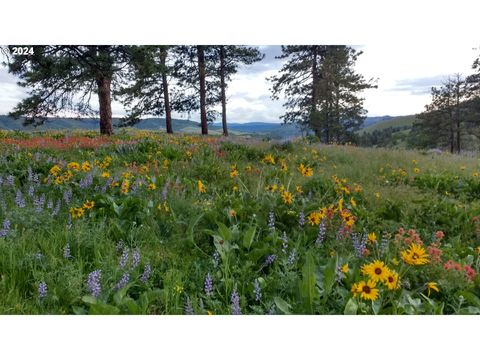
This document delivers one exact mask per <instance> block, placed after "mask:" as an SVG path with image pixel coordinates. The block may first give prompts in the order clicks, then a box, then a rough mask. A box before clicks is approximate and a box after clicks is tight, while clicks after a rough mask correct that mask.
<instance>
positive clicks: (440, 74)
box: [0, 42, 479, 122]
mask: <svg viewBox="0 0 480 360" xmlns="http://www.w3.org/2000/svg"><path fill="white" fill-rule="evenodd" d="M475 45H477V44H462V43H455V44H448V45H442V46H437V45H428V44H426V43H423V42H422V43H420V42H419V43H417V44H415V43H409V44H408V45H407V44H405V43H402V44H397V43H388V42H385V43H377V44H375V43H373V44H368V45H362V46H355V48H356V49H358V50H362V51H363V54H362V55H361V56H360V57H359V58H358V61H357V65H356V69H357V71H358V72H359V73H361V74H363V75H364V77H365V78H367V79H369V78H378V79H379V80H378V83H377V84H378V88H377V89H370V90H367V91H365V92H364V94H363V96H364V97H365V103H364V105H365V108H366V109H367V110H368V115H369V116H382V115H408V114H414V113H418V112H421V111H423V109H424V106H425V105H426V104H427V103H428V102H429V101H430V95H429V89H430V87H431V86H435V85H439V82H441V79H444V78H446V77H447V76H448V75H452V74H454V73H461V74H463V75H468V74H470V73H471V71H472V70H471V65H472V63H473V60H474V59H475V58H476V57H477V56H478V53H479V51H478V50H473V47H474V46H475ZM261 51H264V52H265V53H266V56H265V59H264V60H263V61H262V62H259V63H255V64H253V65H250V66H242V67H240V69H239V72H238V74H236V75H235V76H234V77H233V79H232V82H231V83H230V84H229V87H228V90H227V96H228V104H227V111H228V119H229V121H231V122H249V121H270V122H280V119H279V118H280V116H281V115H282V114H283V112H284V110H283V108H282V101H281V100H280V101H273V100H271V98H270V95H271V93H270V87H271V85H270V83H269V82H268V81H267V80H266V78H267V77H270V76H272V75H275V74H277V72H278V70H279V69H280V68H281V66H282V64H283V62H284V60H281V59H275V56H277V55H279V54H280V47H279V46H262V47H261ZM16 81H17V79H15V77H13V76H12V75H10V74H8V73H7V71H6V69H5V68H0V114H4V113H7V112H9V111H11V110H12V108H13V107H14V106H15V104H16V103H17V102H18V101H19V100H20V99H22V98H23V97H24V96H25V89H22V88H20V87H19V86H17V85H16ZM92 103H93V105H94V106H95V107H96V106H97V101H96V99H95V98H93V102H92ZM112 110H113V113H114V115H115V116H123V115H124V114H125V111H124V110H123V108H122V105H121V104H120V103H118V102H114V103H113V104H112ZM174 116H175V117H177V118H181V117H183V118H187V117H188V116H187V115H183V116H181V114H174ZM190 118H191V119H193V120H196V119H197V118H198V114H196V113H192V114H190Z"/></svg>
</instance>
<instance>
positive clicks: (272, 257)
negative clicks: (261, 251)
mask: <svg viewBox="0 0 480 360" xmlns="http://www.w3.org/2000/svg"><path fill="white" fill-rule="evenodd" d="M276 258H277V255H275V254H271V255H268V256H267V259H266V260H265V263H264V264H263V266H268V265H271V264H273V262H274V261H275V259H276Z"/></svg>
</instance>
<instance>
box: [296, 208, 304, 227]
mask: <svg viewBox="0 0 480 360" xmlns="http://www.w3.org/2000/svg"><path fill="white" fill-rule="evenodd" d="M298 226H300V227H301V228H303V227H304V226H305V213H304V212H303V211H302V212H300V215H299V216H298Z"/></svg>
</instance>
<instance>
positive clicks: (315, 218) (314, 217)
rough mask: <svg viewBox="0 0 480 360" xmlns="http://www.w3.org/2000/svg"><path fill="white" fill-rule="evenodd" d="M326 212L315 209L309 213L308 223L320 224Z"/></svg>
mask: <svg viewBox="0 0 480 360" xmlns="http://www.w3.org/2000/svg"><path fill="white" fill-rule="evenodd" d="M324 216H325V214H324V213H322V212H321V211H314V212H312V213H310V214H309V215H308V223H309V224H310V225H319V224H320V221H321V220H322V219H323V218H324Z"/></svg>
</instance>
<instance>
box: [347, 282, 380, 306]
mask: <svg viewBox="0 0 480 360" xmlns="http://www.w3.org/2000/svg"><path fill="white" fill-rule="evenodd" d="M376 285H377V283H376V282H375V281H373V280H368V281H366V282H365V281H363V280H362V281H360V282H358V283H356V284H353V285H352V290H351V291H352V293H353V296H355V297H356V296H360V297H361V298H362V299H363V300H371V301H375V300H377V298H378V289H377V288H375V286H376Z"/></svg>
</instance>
